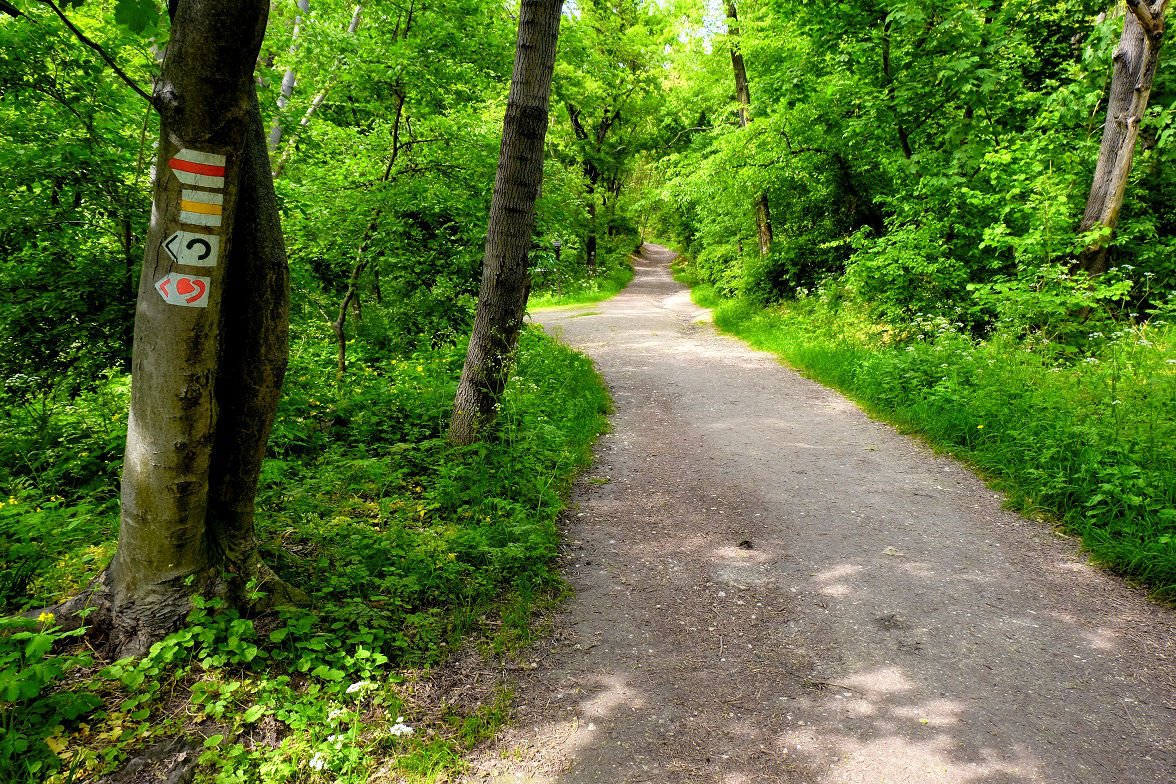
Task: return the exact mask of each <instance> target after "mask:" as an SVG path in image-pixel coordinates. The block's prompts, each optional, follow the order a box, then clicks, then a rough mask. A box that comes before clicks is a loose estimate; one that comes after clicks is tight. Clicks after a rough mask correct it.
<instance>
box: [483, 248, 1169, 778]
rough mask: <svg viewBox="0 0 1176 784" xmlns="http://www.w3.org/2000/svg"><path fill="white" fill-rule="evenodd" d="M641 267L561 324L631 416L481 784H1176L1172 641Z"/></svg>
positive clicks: (573, 533)
mask: <svg viewBox="0 0 1176 784" xmlns="http://www.w3.org/2000/svg"><path fill="white" fill-rule="evenodd" d="M671 258H672V255H671V254H670V253H669V252H668V251H666V250H665V249H664V248H659V247H657V246H648V245H647V246H646V247H645V252H644V254H643V256H642V258H640V259H639V260H638V268H637V277H636V279H635V280H634V282H633V284H632V285H631V286H630V287H629V288H628V289H626V290H625V291H624V292H623V293H622V294H620V295H619V296H618V297H616V298H615V299H613V300H611V301H609V302H606V303H603V304H599V305H593V306H589V307H583V308H579V309H575V310H563V311H547V312H543V313H541V314H539V316H538V319H539V320H540V321H541V322H542V323H543V325H544V327H545V328H546V329H548V330H549V331H550V332H552V333H554V334H557V335H561V336H562V337H563V339H565V340H566V341H567V342H568V343H570V344H571V345H573V346H575V347H576V348H579V349H581V350H583V351H585V352H587V353H588V354H589V355H590V356H591V357H592V358H593V360H595V362H596V363H597V366H598V367H599V368H600V370H601V372H602V373H603V374H604V377H605V379H606V380H607V381H608V383H609V385H610V387H611V388H612V391H613V395H614V398H615V401H616V415H615V416H614V418H613V428H614V430H613V432H612V434H610V435H609V436H607V437H606V438H605V439H603V441H602V443H601V445H600V447H599V448H598V464H597V465H596V467H595V469H594V470H593V472H592V473H591V474H590V475H588V476H587V477H585V478H584V480H582V482H581V484H580V489H579V490H578V491H577V497H576V500H577V501H578V504H579V506H578V509H574V510H573V511H572V512H571V513H569V515H568V517H567V520H566V535H567V546H566V551H565V555H564V557H565V559H566V564H565V566H566V570H567V574H568V577H569V579H570V581H571V583H572V585H573V586H574V588H575V591H576V596H575V598H574V599H573V600H572V601H571V602H570V603H569V604H568V605H567V606H566V608H565V609H564V612H563V614H562V615H561V616H560V617H559V618H558V619H557V621H556V627H557V628H556V634H555V638H554V640H552V641H551V642H550V643H548V644H546V645H545V646H543V647H542V648H541V649H540V650H538V651H537V652H536V660H537V661H538V662H539V666H538V669H536V670H535V671H534V673H533V674H531V675H530V676H528V677H527V678H524V680H523V681H522V682H521V683H520V684H519V686H518V690H517V697H518V702H519V708H518V711H517V714H516V717H515V718H516V721H515V725H516V726H515V727H514V728H513V729H511V730H508V731H507V732H506V733H505V734H504V736H503V737H502V738H500V740H499V741H498V743H497V744H496V746H495V747H494V748H491V749H487V750H486V751H485V753H484V754H482V755H481V756H480V758H479V759H478V760H476V761H475V766H474V769H473V771H472V772H471V774H470V778H469V780H471V781H489V780H493V781H507V782H515V781H523V782H560V783H561V784H564V783H567V784H571V783H573V782H577V783H584V784H588V783H592V784H619V783H620V782H692V783H693V782H722V783H723V784H743V783H744V782H820V783H821V784H834V783H836V784H849V783H850V782H863V783H864V782H870V783H871V784H879V783H883V782H885V783H891V782H893V783H895V784H897V783H898V782H917V783H918V784H923V783H924V782H926V783H928V784H930V783H932V782H934V783H936V784H938V783H939V782H953V783H954V782H969V783H970V784H971V783H975V784H980V783H983V784H1014V783H1016V784H1022V783H1024V784H1028V782H1041V783H1042V784H1061V783H1063V782H1092V783H1096V784H1112V783H1113V782H1120V783H1121V784H1153V783H1154V784H1173V782H1176V687H1174V682H1176V621H1174V616H1173V613H1171V612H1170V611H1167V610H1163V609H1160V608H1157V607H1154V606H1152V605H1150V604H1149V603H1148V602H1146V601H1145V599H1144V598H1143V596H1142V595H1141V594H1140V593H1139V592H1138V591H1135V590H1132V589H1130V588H1128V587H1126V586H1124V585H1123V584H1122V582H1121V581H1120V580H1118V579H1115V578H1112V577H1108V576H1106V575H1104V574H1102V573H1100V572H1099V571H1097V570H1095V569H1093V568H1091V567H1089V566H1087V565H1086V564H1085V563H1084V561H1083V559H1082V558H1081V557H1080V556H1079V555H1078V554H1077V553H1076V545H1075V543H1074V542H1073V541H1069V540H1063V539H1059V538H1058V537H1057V536H1055V535H1054V534H1052V533H1051V532H1050V530H1049V529H1048V528H1046V527H1043V526H1042V525H1040V524H1037V523H1033V522H1030V521H1027V520H1025V519H1022V518H1020V517H1018V516H1017V515H1014V514H1012V513H1010V512H1008V511H1005V510H1003V509H1002V508H1001V501H1000V498H999V497H997V496H995V495H994V494H993V492H992V491H991V490H989V489H987V488H986V487H985V486H984V485H983V484H982V483H981V482H980V481H979V480H978V479H977V478H976V477H975V476H974V475H973V474H972V473H970V472H969V471H968V470H966V469H965V468H963V467H962V466H961V465H960V464H958V463H956V462H954V461H953V460H950V459H947V458H944V457H939V456H936V455H934V454H932V453H931V451H930V450H929V449H927V448H925V447H924V446H922V445H920V444H919V443H917V442H915V441H913V440H911V439H909V438H906V437H903V436H901V435H898V434H896V433H895V432H894V431H893V430H892V429H891V428H890V427H887V426H885V425H882V424H879V423H877V422H873V421H871V420H870V419H868V418H867V417H866V416H864V415H863V414H862V413H861V412H860V411H859V410H858V409H857V408H856V407H855V406H854V405H853V404H852V403H849V402H847V401H846V400H845V399H844V398H842V397H841V396H840V395H838V394H836V393H834V392H831V391H829V390H827V389H825V388H823V387H821V386H819V385H817V384H815V383H813V382H811V381H807V380H805V379H803V378H801V377H800V376H798V375H797V374H796V373H794V372H792V371H791V370H789V369H787V368H784V367H782V366H780V365H779V364H777V363H776V362H775V361H774V359H773V358H772V357H771V356H769V355H767V354H763V353H760V352H756V351H752V350H750V349H748V348H747V347H746V346H744V345H743V344H742V343H740V342H738V341H736V340H734V339H731V338H728V337H725V336H721V335H717V334H716V333H715V332H714V330H713V329H712V328H711V326H710V325H709V324H707V323H706V321H705V319H706V314H707V312H706V311H704V310H702V309H700V308H697V307H696V306H694V305H693V304H691V302H690V298H689V295H688V293H687V292H686V291H685V289H683V288H682V287H681V286H680V285H678V284H676V283H674V282H673V281H672V280H671V279H670V277H669V275H668V273H667V271H666V266H667V264H668V262H669V260H670V259H671Z"/></svg>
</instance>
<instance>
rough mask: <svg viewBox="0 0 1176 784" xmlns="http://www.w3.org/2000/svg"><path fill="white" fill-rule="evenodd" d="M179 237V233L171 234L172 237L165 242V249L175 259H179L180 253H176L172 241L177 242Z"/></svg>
mask: <svg viewBox="0 0 1176 784" xmlns="http://www.w3.org/2000/svg"><path fill="white" fill-rule="evenodd" d="M179 238H180V235H179V234H173V235H171V237H169V238H168V240H167V242H165V243H164V245H163V247H164V250H166V251H167V255H169V256H171V257H172V259H173V260H174V261H179V260H180V256H179V254H178V253H176V252H175V251H174V250H172V243H173V242H175V241H176V240H178V239H179ZM189 247H190V246H189ZM210 250H211V249H210Z"/></svg>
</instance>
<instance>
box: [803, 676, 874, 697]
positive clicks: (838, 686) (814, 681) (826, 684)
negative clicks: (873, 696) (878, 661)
mask: <svg viewBox="0 0 1176 784" xmlns="http://www.w3.org/2000/svg"><path fill="white" fill-rule="evenodd" d="M784 674H785V675H791V676H792V677H793V678H796V679H797V680H798V681H803V682H804V683H806V684H808V685H810V686H824V687H826V688H831V689H844V690H845V691H852V692H853V693H854V694H860V695H862V696H863V697H864V696H866V693H865V692H864V691H862V690H861V689H855V688H854V687H852V686H846V685H845V684H844V683H836V682H834V681H826V680H821V679H820V678H810V677H809V676H807V675H801V674H800V673H799V672H793V671H792V670H784Z"/></svg>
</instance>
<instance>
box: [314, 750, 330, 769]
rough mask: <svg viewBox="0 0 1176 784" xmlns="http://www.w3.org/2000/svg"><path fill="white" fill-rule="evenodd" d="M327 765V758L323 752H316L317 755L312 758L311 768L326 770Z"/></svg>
mask: <svg viewBox="0 0 1176 784" xmlns="http://www.w3.org/2000/svg"><path fill="white" fill-rule="evenodd" d="M326 767H327V759H326V757H324V756H323V755H322V754H319V753H318V752H315V755H314V756H313V757H311V758H310V769H311V770H324V769H325V768H326Z"/></svg>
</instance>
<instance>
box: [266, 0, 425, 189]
mask: <svg viewBox="0 0 1176 784" xmlns="http://www.w3.org/2000/svg"><path fill="white" fill-rule="evenodd" d="M362 14H363V4H362V3H361V4H359V5H357V6H355V10H354V11H352V12H351V22H350V23H349V24H348V25H347V33H348V34H349V35H354V34H355V31H356V30H358V29H359V20H360V17H361V16H362ZM408 15H409V18H410V19H411V18H412V8H411V6H410V8H409V12H408ZM340 62H341V58H340V59H337V60H336V61H335V66H334V67H333V68H332V69H331V73H332V75H331V76H328V78H327V83H326V85H324V86H323V88H322V89H321V90H319V91H318V93H316V94H315V96H314V98H312V99H311V101H310V106H308V107H307V108H306V112H305V113H304V114H303V115H302V119H301V120H299V121H298V127H297V128H296V129H295V133H294V134H293V135H292V136H291V137H290V138H289V139H287V140H286V146H285V149H283V150H282V154H281V155H280V156H279V157H278V160H277V161H276V162H275V163H274V164H273V167H274V168H273V174H274V179H275V180H276V179H279V178H281V176H282V172H283V171H285V169H286V164H287V163H288V162H289V160H290V156H292V155H293V154H294V148H295V146H296V145H297V144H298V134H300V133H301V132H302V131H304V130H306V126H308V125H310V118H311V117H313V116H314V113H315V112H317V111H318V108H319V107H320V106H322V105H323V101H325V100H326V99H327V93H329V92H330V91H331V87H332V86H333V74H334V71H335V70H336V69H337V68H338V67H339V64H340ZM270 152H271V154H273V153H276V152H277V144H275V145H274V146H273V147H271V148H270Z"/></svg>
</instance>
